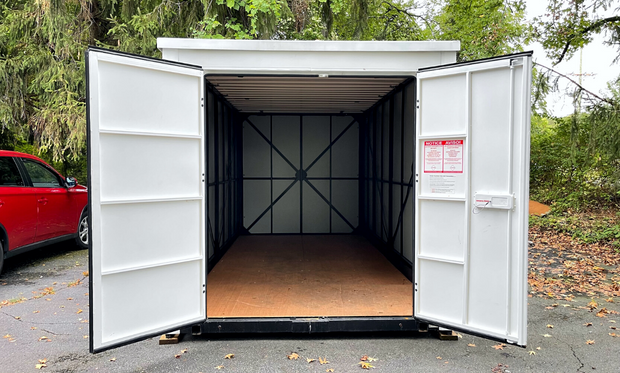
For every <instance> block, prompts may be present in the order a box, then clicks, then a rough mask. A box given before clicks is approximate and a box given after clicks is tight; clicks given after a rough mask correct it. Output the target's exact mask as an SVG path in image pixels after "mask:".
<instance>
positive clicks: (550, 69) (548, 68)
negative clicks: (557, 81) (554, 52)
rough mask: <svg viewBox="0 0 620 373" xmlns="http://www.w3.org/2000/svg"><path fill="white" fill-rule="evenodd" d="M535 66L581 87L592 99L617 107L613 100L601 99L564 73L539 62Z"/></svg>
mask: <svg viewBox="0 0 620 373" xmlns="http://www.w3.org/2000/svg"><path fill="white" fill-rule="evenodd" d="M534 64H535V65H538V66H540V67H542V68H545V69H547V70H549V71H551V72H552V73H554V74H557V75H559V76H561V77H562V78H564V79H568V80H569V81H570V82H571V83H573V84H574V85H576V86H577V87H579V89H580V90H582V91H584V92H586V93H587V94H588V95H590V96H592V97H594V98H597V99H599V100H600V101H603V102H606V103H608V104H610V105H614V106H615V105H616V102H614V101H613V100H610V99H608V98H604V97H601V96H599V95H597V94H596V93H594V92H592V91H590V90H588V89H585V88H584V87H583V86H582V85H581V84H579V83H577V82H576V81H574V80H573V79H571V78H570V77H568V76H567V75H564V74H562V73H560V72H558V71H556V70H554V69H552V68H550V67H547V66H545V65H541V64H540V63H538V62H534Z"/></svg>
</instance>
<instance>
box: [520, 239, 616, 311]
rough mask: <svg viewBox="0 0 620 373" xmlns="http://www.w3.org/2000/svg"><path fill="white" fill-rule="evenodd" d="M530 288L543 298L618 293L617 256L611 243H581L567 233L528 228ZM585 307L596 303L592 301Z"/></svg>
mask: <svg viewBox="0 0 620 373" xmlns="http://www.w3.org/2000/svg"><path fill="white" fill-rule="evenodd" d="M529 237H530V240H531V241H532V242H533V246H532V247H530V248H529V269H530V272H529V276H528V282H529V284H530V291H531V293H532V294H534V295H537V296H539V297H543V298H555V299H565V300H568V301H570V300H572V299H573V297H574V296H575V295H577V294H586V295H589V296H595V295H604V296H606V297H608V298H607V299H610V298H612V297H617V296H620V269H619V268H620V267H619V265H620V255H618V253H617V252H616V250H614V248H613V247H611V245H608V244H603V243H593V244H585V243H581V242H579V241H578V240H576V239H573V238H572V237H571V236H570V235H568V234H565V233H559V232H556V231H553V230H543V229H541V228H540V227H531V228H530V231H529ZM588 307H590V308H591V309H594V308H596V307H598V304H597V303H596V302H595V301H594V300H592V301H591V302H590V303H589V304H588Z"/></svg>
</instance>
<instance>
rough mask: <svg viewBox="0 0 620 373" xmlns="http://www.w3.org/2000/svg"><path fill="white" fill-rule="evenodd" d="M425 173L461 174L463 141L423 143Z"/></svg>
mask: <svg viewBox="0 0 620 373" xmlns="http://www.w3.org/2000/svg"><path fill="white" fill-rule="evenodd" d="M424 172H425V173H436V174H442V173H449V174H462V173H463V140H445V141H424Z"/></svg>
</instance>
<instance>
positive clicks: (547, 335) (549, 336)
mask: <svg viewBox="0 0 620 373" xmlns="http://www.w3.org/2000/svg"><path fill="white" fill-rule="evenodd" d="M543 337H545V338H551V337H553V336H552V335H551V334H543Z"/></svg>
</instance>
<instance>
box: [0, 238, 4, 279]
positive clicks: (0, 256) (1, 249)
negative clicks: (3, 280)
mask: <svg viewBox="0 0 620 373" xmlns="http://www.w3.org/2000/svg"><path fill="white" fill-rule="evenodd" d="M2 267H4V246H2V241H0V275H1V274H2Z"/></svg>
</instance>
